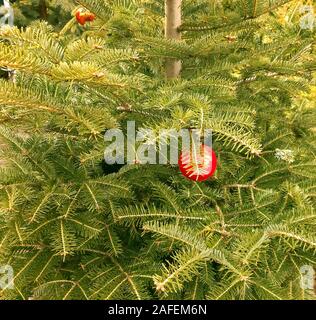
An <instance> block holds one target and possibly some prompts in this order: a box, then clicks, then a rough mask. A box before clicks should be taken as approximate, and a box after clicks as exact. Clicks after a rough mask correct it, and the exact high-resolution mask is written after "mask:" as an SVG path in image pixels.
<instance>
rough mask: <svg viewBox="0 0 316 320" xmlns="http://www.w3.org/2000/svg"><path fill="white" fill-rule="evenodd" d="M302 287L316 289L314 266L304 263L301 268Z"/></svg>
mask: <svg viewBox="0 0 316 320" xmlns="http://www.w3.org/2000/svg"><path fill="white" fill-rule="evenodd" d="M300 272H301V283H300V284H301V288H302V289H303V290H314V283H315V270H314V268H313V267H312V266H308V265H304V266H302V267H301V268H300Z"/></svg>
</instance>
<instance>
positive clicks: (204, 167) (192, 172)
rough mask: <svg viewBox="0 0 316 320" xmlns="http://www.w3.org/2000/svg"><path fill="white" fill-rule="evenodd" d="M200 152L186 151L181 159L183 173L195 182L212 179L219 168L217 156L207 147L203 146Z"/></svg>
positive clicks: (180, 165) (180, 166)
mask: <svg viewBox="0 0 316 320" xmlns="http://www.w3.org/2000/svg"><path fill="white" fill-rule="evenodd" d="M200 150H201V151H200V152H193V151H192V149H191V151H184V152H183V153H181V155H180V158H179V162H178V163H179V168H180V171H181V173H182V174H183V175H184V176H185V177H186V178H188V179H190V180H194V181H205V180H207V179H208V178H210V177H211V176H212V175H213V174H214V172H215V170H216V166H217V159H216V154H215V152H214V151H213V149H212V148H211V147H209V146H207V145H201V149H200Z"/></svg>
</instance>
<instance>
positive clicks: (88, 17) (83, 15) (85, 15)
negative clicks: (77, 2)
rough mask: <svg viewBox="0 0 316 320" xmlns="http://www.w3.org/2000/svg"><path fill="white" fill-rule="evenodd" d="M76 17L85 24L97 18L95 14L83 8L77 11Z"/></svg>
mask: <svg viewBox="0 0 316 320" xmlns="http://www.w3.org/2000/svg"><path fill="white" fill-rule="evenodd" d="M76 19H77V21H78V22H79V23H80V24H81V25H82V26H83V25H85V23H86V22H87V21H90V22H91V21H93V20H94V19H95V14H93V13H91V12H89V11H83V10H82V9H79V10H78V11H77V12H76Z"/></svg>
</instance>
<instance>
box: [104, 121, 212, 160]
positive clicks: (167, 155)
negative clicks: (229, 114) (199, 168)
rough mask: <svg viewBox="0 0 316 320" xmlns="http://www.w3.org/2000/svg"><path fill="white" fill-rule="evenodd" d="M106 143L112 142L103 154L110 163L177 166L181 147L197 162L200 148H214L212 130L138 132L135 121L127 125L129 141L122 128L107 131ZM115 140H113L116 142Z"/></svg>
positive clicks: (147, 130)
mask: <svg viewBox="0 0 316 320" xmlns="http://www.w3.org/2000/svg"><path fill="white" fill-rule="evenodd" d="M104 140H105V141H106V142H112V143H111V144H110V145H108V146H107V147H106V149H105V152H104V160H105V162H106V163H107V164H115V163H116V164H126V163H127V164H135V163H137V164H178V160H179V149H180V148H179V147H180V146H181V151H182V152H185V151H190V153H192V154H194V156H195V158H196V159H197V161H201V160H198V159H201V158H202V157H199V155H200V154H201V153H202V152H203V150H201V149H202V148H201V146H202V145H205V146H208V147H212V131H211V130H210V129H204V130H200V129H180V130H176V129H161V130H159V131H158V132H155V131H154V130H152V129H144V128H140V129H138V130H137V131H136V124H135V121H128V122H127V130H126V138H125V134H124V132H123V131H122V130H120V129H110V130H107V131H106V132H105V135H104ZM113 140H114V141H113ZM125 150H126V151H125Z"/></svg>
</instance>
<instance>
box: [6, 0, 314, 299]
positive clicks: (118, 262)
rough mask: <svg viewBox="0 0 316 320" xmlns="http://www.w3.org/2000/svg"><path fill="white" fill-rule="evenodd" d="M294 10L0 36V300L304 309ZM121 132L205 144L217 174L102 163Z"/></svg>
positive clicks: (301, 136)
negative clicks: (251, 303)
mask: <svg viewBox="0 0 316 320" xmlns="http://www.w3.org/2000/svg"><path fill="white" fill-rule="evenodd" d="M172 1H174V0H172ZM172 1H170V0H168V1H167V9H168V4H169V5H170V3H172ZM176 2H180V3H181V1H176ZM292 4H295V5H297V4H298V1H286V0H273V1H266V0H222V1H218V0H209V1H206V0H187V1H182V6H181V7H180V8H179V9H181V12H182V22H181V25H180V27H179V28H178V30H176V31H177V32H176V33H177V34H176V37H175V38H174V39H170V38H166V37H165V29H164V25H165V23H164V22H165V1H161V0H160V1H157V0H78V1H77V5H78V8H84V9H86V10H89V11H90V12H92V13H94V14H95V16H96V18H95V20H94V21H93V22H87V23H86V24H85V25H83V26H81V25H79V24H77V23H76V20H75V18H74V17H73V18H72V19H71V20H70V22H68V23H66V24H65V27H64V28H63V29H60V28H57V29H54V28H53V27H52V26H50V25H49V24H48V23H47V22H45V21H41V22H39V21H38V22H33V23H32V24H31V25H30V26H29V27H26V28H22V29H21V28H18V27H13V28H2V29H1V30H0V39H1V40H0V66H1V67H5V68H10V69H14V70H16V75H15V78H14V79H13V81H12V80H11V81H8V80H5V79H2V80H0V122H1V126H0V145H1V150H0V151H1V152H0V159H1V160H0V161H1V166H0V265H11V266H12V267H13V270H14V289H9V288H2V289H1V290H0V297H1V299H83V300H85V299H102V300H106V299H190V300H194V299H226V300H227V299H235V300H244V299H251V300H263V299H277V300H284V299H294V300H296V299H313V298H315V296H314V295H313V290H312V289H311V288H307V289H306V288H304V286H302V274H301V271H300V270H301V268H302V267H303V266H310V267H314V266H315V263H316V262H315V260H316V256H315V250H316V236H315V232H316V213H315V196H316V162H315V153H316V144H315V127H316V124H315V119H316V115H315V104H314V101H313V100H312V99H311V96H312V94H313V92H314V91H313V90H314V87H313V85H314V84H315V82H314V78H313V72H314V71H315V69H316V63H315V31H314V30H315V28H314V30H312V29H303V28H301V25H300V21H301V20H300V19H304V16H303V17H302V16H300V15H299V10H298V9H295V10H294V9H291V17H290V18H287V19H285V20H284V19H281V17H283V16H282V15H283V14H284V12H286V14H287V12H288V11H287V8H293V7H292V6H291V5H292ZM287 5H290V7H287ZM169 9H170V8H169ZM285 9H286V10H285ZM70 10H71V9H70ZM284 10H285V11H284ZM75 12H76V9H74V11H72V14H73V15H74V13H75ZM171 38H172V37H171ZM166 66H167V67H166ZM180 66H181V69H180V68H179V67H180ZM174 67H175V68H174ZM168 68H169V69H168ZM170 68H173V74H170V73H168V70H169V71H170ZM166 70H167V71H166ZM179 72H180V74H179ZM166 73H167V76H166ZM129 120H133V121H136V125H137V127H138V128H150V129H153V130H154V131H155V132H158V131H159V130H161V129H170V128H173V129H177V130H179V129H182V128H186V129H188V128H190V129H193V128H195V129H201V130H202V129H205V128H210V129H212V132H213V149H214V151H215V152H216V154H217V158H218V168H217V171H216V174H215V176H214V177H212V178H211V179H209V180H207V181H206V182H194V181H191V180H189V179H186V178H185V177H183V176H182V175H181V173H180V172H179V168H178V166H175V165H168V164H167V165H141V164H137V163H135V164H129V165H108V164H106V163H105V162H104V160H103V153H104V150H105V147H106V143H105V141H104V133H105V132H106V130H108V129H111V128H120V129H122V130H123V131H124V132H125V130H126V123H127V121H129Z"/></svg>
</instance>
